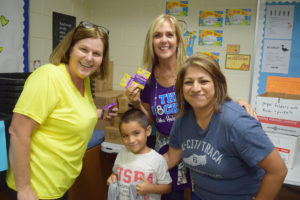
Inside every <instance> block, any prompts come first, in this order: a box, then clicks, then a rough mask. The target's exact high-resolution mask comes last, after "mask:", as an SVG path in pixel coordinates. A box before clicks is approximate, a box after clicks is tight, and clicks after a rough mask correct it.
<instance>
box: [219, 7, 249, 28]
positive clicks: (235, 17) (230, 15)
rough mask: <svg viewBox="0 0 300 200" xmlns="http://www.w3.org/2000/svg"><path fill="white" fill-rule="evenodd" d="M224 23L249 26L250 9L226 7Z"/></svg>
mask: <svg viewBox="0 0 300 200" xmlns="http://www.w3.org/2000/svg"><path fill="white" fill-rule="evenodd" d="M225 24H226V25H242V26H249V25H250V24H251V9H226V18H225Z"/></svg>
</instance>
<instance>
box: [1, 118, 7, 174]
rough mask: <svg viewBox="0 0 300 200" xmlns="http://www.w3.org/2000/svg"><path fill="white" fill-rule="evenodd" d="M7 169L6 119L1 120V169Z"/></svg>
mask: <svg viewBox="0 0 300 200" xmlns="http://www.w3.org/2000/svg"><path fill="white" fill-rule="evenodd" d="M4 170H7V151H6V139H5V126H4V121H3V120H2V121H0V171H4Z"/></svg>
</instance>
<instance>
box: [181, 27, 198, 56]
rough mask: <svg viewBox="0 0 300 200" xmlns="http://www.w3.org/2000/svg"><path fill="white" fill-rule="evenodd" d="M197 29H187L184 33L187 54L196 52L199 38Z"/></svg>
mask: <svg viewBox="0 0 300 200" xmlns="http://www.w3.org/2000/svg"><path fill="white" fill-rule="evenodd" d="M196 34H197V31H195V30H194V31H188V30H187V31H186V32H185V33H184V35H183V39H184V45H185V52H186V55H187V56H190V55H193V54H194V44H195V40H196V38H197V35H196Z"/></svg>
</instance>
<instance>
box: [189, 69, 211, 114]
mask: <svg viewBox="0 0 300 200" xmlns="http://www.w3.org/2000/svg"><path fill="white" fill-rule="evenodd" d="M183 96H184V99H185V100H186V101H187V102H188V103H189V104H190V105H191V107H192V108H193V109H194V110H199V109H200V110H203V109H208V108H211V107H212V106H213V102H214V98H215V88H214V82H213V80H212V78H211V76H210V75H209V73H207V72H206V71H205V70H204V69H202V68H200V67H197V66H190V67H188V68H187V70H186V74H185V76H184V79H183Z"/></svg>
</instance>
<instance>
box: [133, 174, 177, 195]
mask: <svg viewBox="0 0 300 200" xmlns="http://www.w3.org/2000/svg"><path fill="white" fill-rule="evenodd" d="M141 180H142V181H143V182H142V183H139V184H137V185H136V191H137V193H138V194H140V195H145V194H166V193H169V192H171V189H172V185H171V183H170V184H159V185H154V184H152V183H150V182H149V181H148V180H147V179H146V178H145V177H143V176H142V177H141Z"/></svg>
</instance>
